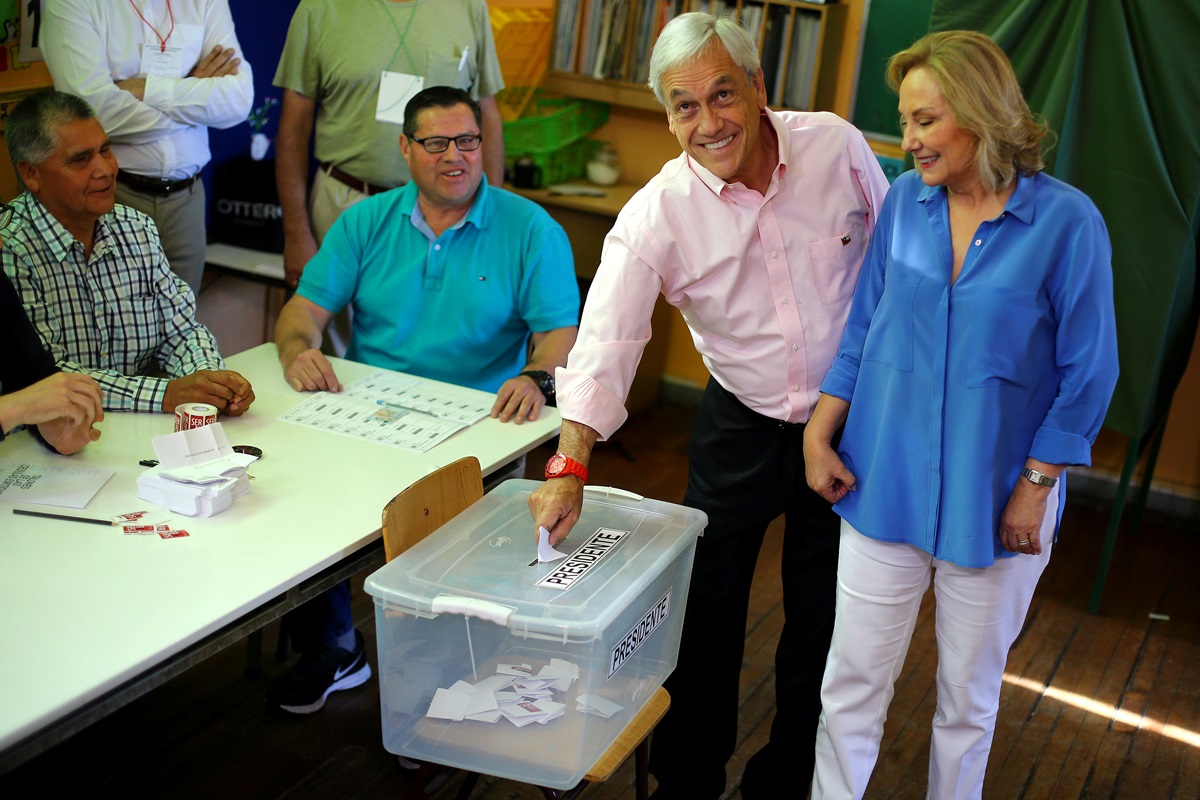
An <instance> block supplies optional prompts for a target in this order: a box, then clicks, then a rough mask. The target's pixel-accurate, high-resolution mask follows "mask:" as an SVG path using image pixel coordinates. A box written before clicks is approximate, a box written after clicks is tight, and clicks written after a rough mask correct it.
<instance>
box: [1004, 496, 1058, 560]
mask: <svg viewBox="0 0 1200 800" xmlns="http://www.w3.org/2000/svg"><path fill="white" fill-rule="evenodd" d="M1053 491H1057V489H1055V488H1053V487H1050V486H1035V485H1034V484H1032V483H1030V482H1029V481H1027V480H1025V479H1024V478H1018V479H1017V485H1016V486H1014V487H1013V490H1012V494H1010V495H1009V496H1008V503H1007V504H1006V505H1005V506H1004V513H1003V514H1001V515H1000V544H1001V546H1003V547H1004V549H1005V550H1007V551H1008V552H1010V553H1026V554H1028V555H1035V556H1036V555H1041V552H1042V522H1043V520H1045V518H1046V497H1047V496H1048V495H1049V494H1050V492H1053Z"/></svg>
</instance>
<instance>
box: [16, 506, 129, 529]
mask: <svg viewBox="0 0 1200 800" xmlns="http://www.w3.org/2000/svg"><path fill="white" fill-rule="evenodd" d="M13 513H14V514H21V515H23V516H26V517H45V518H46V519H63V520H66V521H67V522H88V523H91V524H92V525H108V526H111V525H113V521H112V520H111V519H93V518H92V517H72V516H68V515H67V514H50V513H48V512H46V511H26V510H25V509H23V508H14V509H13Z"/></svg>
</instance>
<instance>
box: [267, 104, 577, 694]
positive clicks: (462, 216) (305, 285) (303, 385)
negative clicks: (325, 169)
mask: <svg viewBox="0 0 1200 800" xmlns="http://www.w3.org/2000/svg"><path fill="white" fill-rule="evenodd" d="M481 130H482V124H481V114H480V109H479V105H478V104H477V103H476V102H475V101H474V100H472V99H471V97H470V95H468V94H467V93H466V92H464V91H462V90H460V89H455V88H451V87H447V86H435V87H432V88H430V89H425V90H424V91H422V92H420V93H419V94H417V95H416V96H414V97H413V99H412V100H410V101H409V103H408V105H407V106H406V108H405V115H404V133H403V134H402V135H401V137H400V150H401V152H402V153H403V155H404V159H405V160H406V161H407V162H408V166H409V170H410V171H411V173H412V181H411V182H410V183H408V184H406V185H405V186H402V187H400V188H397V189H393V190H391V191H387V192H383V193H382V194H377V195H374V196H372V197H369V198H367V199H365V200H363V201H362V202H360V203H358V204H356V205H354V206H353V207H351V208H349V209H347V210H346V211H345V212H344V213H343V214H342V215H341V216H340V217H338V219H337V221H336V222H335V223H334V224H333V227H332V228H330V229H329V232H328V233H327V234H326V235H325V240H324V241H323V242H322V243H321V249H320V250H318V251H317V255H316V256H315V257H314V258H313V259H312V260H311V261H309V262H308V265H307V266H306V267H305V268H304V273H303V275H302V277H301V279H300V286H299V288H298V289H297V290H296V294H295V296H293V297H292V299H291V300H289V301H288V302H287V304H286V305H285V306H284V307H283V311H282V312H281V313H280V315H279V322H278V323H277V324H276V326H275V345H276V348H277V349H278V351H279V361H280V363H281V364H282V365H283V370H284V375H285V376H286V377H287V380H288V382H289V383H290V384H291V385H292V386H293V387H294V388H295V389H296V390H297V391H318V390H325V391H331V392H337V391H341V388H342V385H341V382H340V381H339V380H338V378H337V375H336V374H335V373H334V371H333V366H332V365H331V364H330V363H329V359H327V358H326V357H325V356H324V355H323V354H322V353H321V351H320V347H321V341H322V338H323V331H324V329H325V326H326V325H327V324H328V323H329V321H330V319H332V318H333V316H334V315H335V314H336V313H337V312H339V311H341V310H342V309H343V308H345V307H346V306H347V305H350V306H352V307H353V309H354V314H353V329H352V338H351V340H350V347H349V349H348V350H347V352H346V357H347V358H349V359H351V360H354V361H361V362H363V363H366V364H370V365H372V366H377V367H386V368H388V369H394V370H398V371H400V372H407V373H410V374H413V375H420V376H422V377H425V378H432V379H435V380H440V381H446V382H448V383H455V384H459V385H461V386H469V387H472V388H475V389H482V390H484V391H489V392H496V402H495V404H494V406H493V408H492V416H493V417H497V418H499V419H500V420H501V421H503V422H507V421H509V420H512V421H513V422H515V423H516V424H518V425H519V424H521V423H522V422H524V421H525V420H526V419H530V420H532V419H536V418H537V416H538V413H539V412H540V411H541V409H542V408H543V406H544V405H545V403H546V401H547V400H548V399H549V398H550V397H551V396H552V393H553V378H552V377H551V376H552V375H553V374H554V370H555V368H556V367H561V366H564V365H565V364H566V360H567V353H568V352H570V350H571V346H572V345H573V344H574V343H575V332H576V326H577V325H578V322H579V289H578V284H577V283H576V280H575V267H574V264H575V261H574V259H573V257H572V255H571V246H570V244H569V243H568V241H567V235H566V233H564V232H563V229H562V227H561V226H559V225H558V223H556V222H555V221H554V220H552V219H551V218H550V216H549V215H548V214H547V213H546V212H545V211H544V210H543V209H542V208H541V206H539V205H537V204H536V203H532V202H530V201H528V200H526V199H524V198H522V197H518V196H517V195H515V194H512V193H511V192H507V191H505V190H503V189H497V188H494V187H491V186H489V185H488V183H487V178H485V177H484V174H483V152H482V150H481V149H480V145H481V144H482V136H481ZM286 626H287V630H288V635H289V636H290V637H291V639H292V645H293V647H295V649H296V650H297V651H299V652H300V653H301V660H300V663H299V664H298V665H297V666H296V668H295V669H293V670H292V672H291V673H289V674H288V675H286V676H283V677H282V678H280V679H278V680H276V682H275V683H274V684H273V685H272V688H271V692H270V695H269V697H268V699H269V701H270V702H271V704H272V705H274V706H277V707H279V708H281V709H283V710H284V711H290V712H292V713H301V714H306V713H312V712H314V711H317V710H318V709H320V708H321V706H322V705H324V703H325V698H326V697H327V696H328V695H329V693H330V692H333V691H337V690H339V689H348V688H351V687H353V686H358V685H360V684H362V683H363V682H365V681H366V680H367V679H368V678H370V676H371V668H370V666H369V665H368V664H367V661H366V656H365V654H364V653H363V644H362V636H361V634H359V633H358V632H357V631H355V630H354V625H353V620H352V618H351V615H350V591H349V586H348V585H347V584H345V583H343V584H341V585H339V586H335V587H334V588H333V589H330V590H329V591H328V592H326V593H325V594H323V595H321V596H319V597H317V598H314V599H313V600H311V601H310V602H309V603H307V604H305V605H304V606H302V607H300V608H298V609H295V610H294V611H293V612H290V614H289V619H288V620H286Z"/></svg>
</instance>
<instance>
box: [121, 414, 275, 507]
mask: <svg viewBox="0 0 1200 800" xmlns="http://www.w3.org/2000/svg"><path fill="white" fill-rule="evenodd" d="M150 442H151V444H153V445H154V452H155V454H156V455H157V456H158V466H157V467H152V468H150V469H148V470H146V471H145V472H143V473H142V474H141V476H140V477H139V478H138V481H137V484H138V497H140V498H141V499H143V500H148V501H150V502H151V503H157V504H159V505H161V506H166V507H167V508H169V509H171V510H172V511H174V512H176V513H178V514H186V515H187V516H189V517H211V516H212V515H213V514H217V513H220V512H221V511H224V510H225V509H227V508H229V506H230V505H232V504H233V499H234V498H235V497H241V496H242V495H244V494H246V493H247V492H249V491H250V479H249V477H248V476H247V475H246V468H247V467H248V466H249V465H250V463H251V462H252V461H256V460H257V457H256V456H251V455H245V454H243V453H235V452H233V448H232V447H230V445H229V439H228V438H227V437H226V436H225V431H224V430H223V429H222V428H221V423H219V422H216V423H213V424H212V425H205V426H204V427H202V428H192V429H191V430H186V431H178V432H177V433H169V434H167V435H166V436H156V437H155V438H153V439H151V440H150Z"/></svg>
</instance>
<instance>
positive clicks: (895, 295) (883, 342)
mask: <svg viewBox="0 0 1200 800" xmlns="http://www.w3.org/2000/svg"><path fill="white" fill-rule="evenodd" d="M922 280H923V277H922V276H921V275H916V274H913V273H908V272H897V273H889V274H888V276H887V282H886V283H885V284H884V287H883V295H882V296H881V297H880V298H879V305H878V306H876V307H875V314H874V315H873V316H872V317H871V327H870V329H868V331H867V338H866V340H865V341H864V342H863V354H862V360H863V361H874V362H876V363H880V364H886V365H887V366H889V367H892V368H893V369H896V370H899V371H900V372H912V368H913V346H914V345H913V314H914V313H915V305H916V298H917V288H918V287H919V286H920V285H921V281H922Z"/></svg>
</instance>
